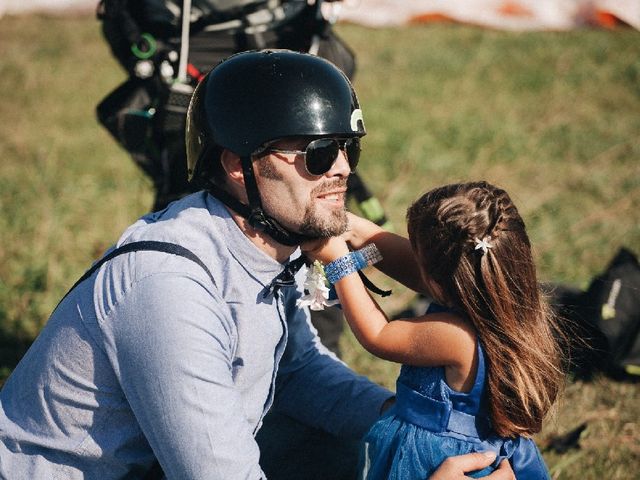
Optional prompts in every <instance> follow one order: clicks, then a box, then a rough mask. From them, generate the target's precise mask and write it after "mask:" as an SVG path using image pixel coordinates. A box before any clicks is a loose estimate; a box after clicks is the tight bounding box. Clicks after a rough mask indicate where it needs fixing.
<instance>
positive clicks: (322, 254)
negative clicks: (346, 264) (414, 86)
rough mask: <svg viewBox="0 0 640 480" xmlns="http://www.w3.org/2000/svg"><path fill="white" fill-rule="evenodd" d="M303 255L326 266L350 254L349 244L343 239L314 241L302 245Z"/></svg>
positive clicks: (334, 238) (332, 238)
mask: <svg viewBox="0 0 640 480" xmlns="http://www.w3.org/2000/svg"><path fill="white" fill-rule="evenodd" d="M300 249H301V250H302V253H304V254H305V255H306V256H307V257H308V258H309V259H311V260H319V261H321V262H322V263H324V264H325V265H326V264H327V263H329V262H332V261H334V260H335V259H337V258H340V257H342V256H343V255H346V254H347V253H349V247H348V246H347V242H345V240H344V239H343V238H342V237H331V238H328V239H321V240H312V241H310V242H305V243H303V244H302V245H300Z"/></svg>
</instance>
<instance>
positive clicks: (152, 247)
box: [58, 240, 216, 305]
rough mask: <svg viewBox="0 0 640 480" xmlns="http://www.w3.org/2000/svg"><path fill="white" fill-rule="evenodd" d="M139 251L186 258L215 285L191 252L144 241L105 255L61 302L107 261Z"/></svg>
mask: <svg viewBox="0 0 640 480" xmlns="http://www.w3.org/2000/svg"><path fill="white" fill-rule="evenodd" d="M141 250H147V251H156V252H164V253H170V254H172V255H178V256H180V257H184V258H187V259H189V260H191V261H192V262H195V263H197V264H198V265H200V266H201V267H202V269H203V270H204V271H205V272H206V273H207V275H208V276H209V278H210V279H211V283H213V284H214V285H215V284H216V281H215V280H214V278H213V275H212V274H211V271H210V270H209V269H208V268H207V266H206V265H205V264H204V262H203V261H202V260H200V258H198V257H197V256H196V254H195V253H193V252H192V251H191V250H189V249H187V248H185V247H183V246H181V245H178V244H176V243H170V242H158V241H155V240H144V241H140V242H131V243H127V244H126V245H122V246H121V247H119V248H116V249H115V250H112V251H111V252H109V253H108V254H107V255H105V256H104V257H102V258H101V259H100V260H98V261H97V262H96V263H95V264H94V265H93V266H92V267H91V268H90V269H89V270H87V271H86V272H85V273H84V275H82V277H80V278H79V279H78V281H77V282H76V283H74V284H73V287H71V288H70V289H69V291H68V292H67V293H66V294H65V296H64V297H62V300H64V299H65V298H66V297H67V295H69V294H70V293H71V291H72V290H73V289H74V288H76V287H77V286H78V285H79V284H80V283H82V282H83V281H84V280H86V279H87V278H89V277H90V276H91V275H93V273H94V272H95V271H96V270H98V269H99V268H100V267H101V266H102V265H103V264H105V263H106V262H108V261H109V260H111V259H113V258H115V257H117V256H119V255H123V254H125V253H131V252H138V251H141ZM62 300H60V303H61V302H62ZM58 305H59V304H58Z"/></svg>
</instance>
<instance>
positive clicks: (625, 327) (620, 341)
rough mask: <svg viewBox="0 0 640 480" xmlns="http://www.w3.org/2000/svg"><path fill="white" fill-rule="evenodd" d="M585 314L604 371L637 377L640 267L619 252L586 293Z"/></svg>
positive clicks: (631, 256)
mask: <svg viewBox="0 0 640 480" xmlns="http://www.w3.org/2000/svg"><path fill="white" fill-rule="evenodd" d="M586 298H587V301H588V306H587V310H586V313H587V315H588V318H589V319H590V320H591V322H592V323H593V325H594V326H595V327H597V329H598V331H599V332H601V334H602V338H603V341H602V343H601V345H602V347H603V350H604V352H603V353H604V359H605V365H604V368H605V370H606V371H607V372H608V373H610V374H612V375H621V374H622V375H638V376H640V264H639V263H638V258H637V257H636V256H635V255H634V254H633V252H631V251H630V250H628V249H626V248H621V249H620V250H619V251H618V253H617V254H616V256H615V257H614V258H613V260H612V261H611V263H610V264H609V266H608V267H607V269H606V270H605V271H604V272H603V273H602V274H600V275H598V276H597V277H595V278H594V279H593V280H592V282H591V284H590V285H589V288H588V289H587V292H586Z"/></svg>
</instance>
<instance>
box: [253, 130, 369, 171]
mask: <svg viewBox="0 0 640 480" xmlns="http://www.w3.org/2000/svg"><path fill="white" fill-rule="evenodd" d="M340 150H342V151H344V152H345V154H346V155H347V161H348V162H349V168H350V169H351V172H354V171H355V169H356V166H357V165H358V161H359V160H360V139H359V138H358V137H354V138H347V139H343V140H337V139H335V138H318V139H317V140H313V141H311V142H310V143H309V144H308V145H307V146H306V148H305V149H304V150H285V149H280V148H273V147H267V148H265V149H264V150H263V151H262V152H260V155H268V154H269V153H288V154H295V155H302V156H304V167H305V169H306V170H307V173H309V175H313V176H320V175H324V174H325V173H327V172H328V171H329V170H331V167H333V164H334V163H336V160H337V159H338V154H339V152H340Z"/></svg>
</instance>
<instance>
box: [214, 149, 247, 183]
mask: <svg viewBox="0 0 640 480" xmlns="http://www.w3.org/2000/svg"><path fill="white" fill-rule="evenodd" d="M220 163H221V164H222V168H224V171H225V172H227V176H228V177H229V181H230V182H232V183H236V184H240V185H242V186H244V171H243V170H242V162H241V161H240V157H239V156H238V155H236V154H235V153H233V152H232V151H230V150H227V149H226V148H225V149H224V150H223V151H222V155H220Z"/></svg>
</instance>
